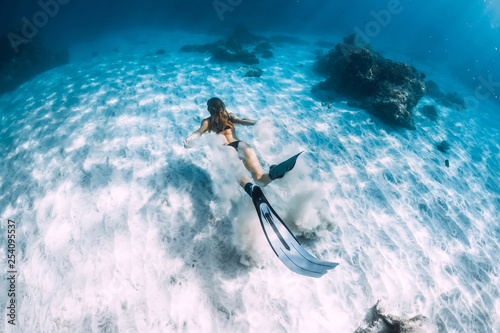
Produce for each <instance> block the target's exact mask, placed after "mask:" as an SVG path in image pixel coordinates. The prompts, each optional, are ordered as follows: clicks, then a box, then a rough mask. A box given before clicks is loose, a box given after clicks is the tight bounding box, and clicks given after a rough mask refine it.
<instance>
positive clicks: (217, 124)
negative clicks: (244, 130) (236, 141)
mask: <svg viewBox="0 0 500 333" xmlns="http://www.w3.org/2000/svg"><path fill="white" fill-rule="evenodd" d="M207 107H208V112H210V116H211V117H210V118H209V122H208V131H210V132H216V133H219V132H221V131H223V130H224V129H225V128H226V127H227V126H229V127H231V128H234V124H233V122H232V121H231V120H230V119H229V114H228V113H227V111H226V105H224V102H223V101H222V100H221V99H220V98H217V97H212V98H210V99H209V100H208V102H207Z"/></svg>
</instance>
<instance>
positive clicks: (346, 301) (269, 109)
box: [0, 0, 500, 332]
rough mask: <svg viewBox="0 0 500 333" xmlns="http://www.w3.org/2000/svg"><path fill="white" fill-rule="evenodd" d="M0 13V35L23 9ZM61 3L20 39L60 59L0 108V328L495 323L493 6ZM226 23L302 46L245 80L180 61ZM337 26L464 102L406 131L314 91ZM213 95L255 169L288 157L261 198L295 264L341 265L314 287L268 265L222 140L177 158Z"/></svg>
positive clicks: (498, 317)
mask: <svg viewBox="0 0 500 333" xmlns="http://www.w3.org/2000/svg"><path fill="white" fill-rule="evenodd" d="M228 3H229V2H228ZM2 6H3V10H2V11H1V12H0V13H1V18H2V19H1V20H0V22H2V23H1V28H2V29H1V30H0V31H1V33H2V36H6V34H8V33H9V32H10V31H13V29H16V27H17V26H19V25H20V24H22V22H23V21H22V20H21V18H22V17H27V18H28V19H31V18H32V17H33V15H35V14H36V13H37V12H38V11H40V10H41V9H40V8H41V7H40V5H39V4H30V5H26V4H23V3H22V2H21V3H17V4H10V5H7V4H5V5H2ZM59 6H60V7H59V12H58V13H57V14H55V15H54V17H50V19H49V22H48V23H47V25H46V26H44V27H42V28H40V29H39V32H38V34H37V38H40V41H41V43H42V44H43V45H45V46H47V47H49V49H50V50H54V51H56V50H59V49H63V48H67V49H68V51H69V62H68V63H67V64H65V65H62V66H59V67H56V68H52V69H50V70H47V71H43V72H41V73H38V74H37V75H34V76H32V77H30V78H28V79H26V80H25V81H24V82H23V83H22V84H20V85H18V86H16V87H15V88H14V89H12V90H10V91H6V92H4V93H2V94H1V95H0V119H1V120H0V121H1V123H0V124H1V126H0V141H1V143H2V144H1V145H0V156H2V159H1V162H2V164H1V165H2V168H1V169H0V188H1V191H0V216H1V219H2V224H1V230H0V231H1V236H0V247H1V248H2V251H1V256H0V260H1V262H2V264H3V263H5V266H4V265H2V267H4V268H3V270H4V271H3V273H4V274H7V270H8V269H7V266H6V264H7V254H8V252H7V222H6V221H7V219H11V220H15V221H16V222H17V226H16V241H17V243H16V244H17V245H16V258H17V261H16V269H17V271H18V273H17V280H16V283H17V285H16V296H17V297H16V302H17V303H16V304H17V308H16V311H17V313H16V314H17V318H16V320H17V322H16V324H17V325H16V326H13V325H11V324H9V323H8V320H9V317H7V313H8V312H7V311H5V313H4V314H3V315H2V316H1V317H0V318H1V319H0V324H1V325H0V327H1V328H2V330H3V331H5V332H80V331H91V332H117V331H120V332H354V331H355V330H356V329H357V328H358V327H366V325H367V324H366V323H365V321H364V320H365V316H366V314H367V312H368V309H369V308H371V307H372V306H373V305H374V304H375V303H376V302H377V301H378V300H381V302H382V304H383V306H384V311H385V312H386V313H388V314H391V315H394V316H398V317H401V318H411V317H414V316H416V315H422V316H425V317H426V318H427V319H426V320H424V321H422V322H419V323H418V324H414V329H415V331H416V332H498V331H499V330H500V287H499V286H500V274H499V270H498V267H497V263H498V262H499V261H500V255H499V253H500V225H499V222H498V215H499V214H498V212H499V211H500V181H499V179H500V165H499V164H500V133H499V128H500V126H499V125H500V113H499V105H498V103H497V99H496V94H497V90H498V86H497V84H496V82H497V80H500V73H499V72H498V69H497V68H498V67H497V66H495V61H496V57H497V56H498V54H497V52H498V51H497V49H496V48H497V44H496V42H497V39H496V36H497V35H498V22H500V21H499V15H500V9H499V8H498V5H496V4H493V3H487V2H479V1H477V2H476V1H473V2H470V1H468V2H466V1H461V2H453V3H451V2H440V3H437V4H430V3H429V4H422V3H419V2H415V1H401V2H400V3H399V4H396V2H394V1H389V2H387V3H385V2H384V3H380V2H375V1H362V2H360V3H357V4H356V5H352V4H341V5H339V4H334V3H328V2H325V1H313V2H308V3H305V2H296V1H290V2H286V3H283V2H278V1H268V2H247V1H241V3H240V2H237V1H235V2H233V3H232V5H230V6H231V8H232V10H231V11H227V12H225V13H224V15H223V18H224V19H223V20H221V17H220V15H218V13H217V11H216V9H215V8H214V5H213V3H212V2H210V1H192V2H190V3H189V5H188V4H187V2H181V1H169V2H163V3H160V2H154V1H148V2H141V3H138V2H135V1H129V2H126V3H125V2H121V3H120V4H119V5H118V4H117V3H115V2H112V1H108V2H85V3H83V2H77V1H74V0H73V1H69V2H68V3H67V4H64V5H62V4H60V5H59ZM390 10H392V12H393V13H392V14H391V16H390V19H389V16H385V19H386V20H385V21H384V19H383V17H384V16H383V15H385V14H384V13H387V12H389V13H390ZM386 11H387V12H386ZM372 12H374V13H375V15H374V14H373V13H372ZM381 15H382V16H381ZM377 17H378V19H377ZM381 17H382V18H381ZM380 20H381V21H380ZM374 22H375V23H374ZM381 22H382V23H383V24H382V23H381ZM237 23H245V24H246V25H247V26H248V27H249V29H250V30H251V31H254V32H255V33H259V34H263V35H266V36H272V35H275V34H289V35H293V36H295V37H299V38H301V39H303V40H305V41H307V42H308V44H299V45H291V44H282V45H279V46H275V48H274V49H273V50H272V51H273V53H274V57H272V58H267V59H266V58H261V59H260V63H259V65H257V67H259V68H261V69H263V75H262V76H261V77H260V78H245V77H244V76H245V73H246V71H247V70H248V67H246V66H243V65H242V64H239V63H212V62H211V61H210V60H209V58H210V57H209V56H208V55H206V54H200V53H189V54H187V53H184V52H180V51H179V49H180V48H181V47H182V46H183V45H185V44H197V43H208V42H212V41H214V40H216V39H218V38H222V36H224V35H226V34H227V31H228V30H230V28H231V27H232V26H234V24H237ZM386 23H387V24H386ZM377 24H378V26H379V31H378V30H376V27H377ZM370 29H375V30H370ZM357 30H361V31H362V32H364V33H365V34H366V36H367V37H368V38H369V39H370V43H371V44H372V46H373V47H374V48H375V49H377V50H378V51H380V52H381V53H382V54H383V55H384V56H386V57H388V58H391V59H394V60H396V61H405V62H408V63H410V64H412V65H414V66H416V67H417V68H418V69H419V70H420V71H422V72H424V73H425V74H426V76H427V78H430V79H432V80H434V81H436V82H437V83H438V84H439V85H440V87H441V88H442V89H443V90H445V91H450V92H451V91H456V92H457V93H458V94H459V95H460V96H462V97H463V98H465V100H466V102H467V108H466V109H465V110H460V111H457V110H456V109H453V108H447V107H445V106H442V105H440V104H439V103H438V102H437V101H436V100H434V99H433V98H431V97H429V96H425V97H424V98H422V99H421V100H420V102H419V105H418V106H417V107H416V108H415V110H414V113H415V120H416V129H415V130H406V129H400V128H393V127H390V126H388V125H385V124H383V123H382V122H381V121H380V120H379V119H377V118H376V117H374V116H371V115H369V114H368V113H367V112H366V111H364V110H362V109H358V108H355V107H351V106H349V105H348V104H347V99H346V98H342V97H341V96H336V97H335V99H334V101H333V102H332V103H331V104H328V103H323V102H322V101H319V100H317V99H316V98H315V97H314V96H313V95H312V94H311V88H312V87H313V86H314V85H315V84H317V83H318V82H319V81H321V80H323V79H324V78H323V77H321V76H320V75H318V74H316V73H314V72H313V70H312V67H313V63H314V61H315V56H316V53H317V52H316V51H317V50H318V49H319V47H318V46H316V45H315V43H316V42H317V41H320V40H322V41H329V42H332V43H334V44H335V43H338V42H339V41H341V40H342V38H343V37H344V36H346V35H348V34H350V33H352V32H354V31H357ZM377 31H378V33H375V32H377ZM160 49H161V50H163V51H164V52H159V53H157V51H158V50H160ZM212 96H218V97H220V98H222V99H223V100H224V102H225V103H226V106H227V109H228V110H229V111H230V112H234V113H236V114H237V115H240V116H242V117H248V118H252V119H257V120H259V121H258V122H257V124H256V125H255V126H253V127H252V126H250V127H243V126H240V127H238V128H237V131H238V136H239V138H240V139H242V140H244V141H245V142H247V143H249V144H250V145H252V146H253V147H254V149H255V151H256V153H257V156H258V158H259V160H260V161H261V164H262V166H263V169H265V170H267V169H268V168H269V166H270V165H272V164H276V163H277V162H280V161H282V160H284V159H286V158H288V157H289V156H291V155H294V154H295V153H297V152H299V151H301V150H304V151H305V153H304V154H303V155H302V156H301V158H300V159H299V161H298V163H297V166H296V167H295V169H294V170H293V171H292V172H290V173H289V174H287V175H286V176H285V178H283V179H281V180H278V181H275V182H273V183H271V184H270V185H269V186H268V187H266V188H265V189H264V192H265V193H266V196H267V197H268V199H269V201H270V202H271V203H272V204H273V207H274V209H275V210H276V211H277V212H278V213H279V214H280V215H281V216H282V218H283V220H284V221H285V222H286V223H287V224H288V225H289V226H290V228H291V229H292V231H293V232H294V233H295V234H296V235H297V236H298V237H299V238H300V240H301V242H302V244H303V245H304V247H305V248H306V249H307V250H308V251H309V252H311V253H312V254H313V255H315V256H316V257H319V258H321V259H324V260H329V261H334V262H339V263H340V266H338V267H337V268H335V269H334V270H333V271H331V272H329V273H328V274H327V275H325V276H324V277H322V278H321V279H311V278H307V277H302V276H299V275H297V274H294V273H293V272H291V271H289V270H288V269H287V268H286V267H285V266H284V265H283V264H282V263H281V262H279V260H278V259H277V258H276V256H275V255H274V253H273V252H272V250H271V249H270V247H269V245H268V244H267V241H266V239H265V236H264V234H263V232H262V229H261V227H260V224H259V221H258V217H257V215H256V214H255V212H254V208H253V206H252V203H251V200H249V198H248V196H247V195H246V194H245V193H244V192H243V190H242V189H241V188H240V187H239V185H238V184H237V181H238V179H239V176H240V175H241V174H242V173H244V172H245V170H244V168H243V166H242V164H241V162H240V160H239V159H238V156H237V154H236V152H235V151H234V150H233V149H232V148H227V147H225V146H223V145H222V141H221V138H220V137H219V136H217V135H216V134H213V133H211V134H206V135H204V136H203V137H201V138H199V139H197V140H195V142H194V144H193V148H191V149H185V148H184V147H183V144H182V141H183V140H184V139H185V138H186V137H187V136H188V135H189V134H190V133H191V132H192V131H193V130H195V129H196V128H197V126H199V123H200V121H201V120H202V119H203V118H205V117H207V116H208V113H207V111H206V101H207V100H208V99H209V98H210V97H212ZM424 105H434V106H435V107H436V108H437V110H438V113H439V117H438V119H437V120H436V121H431V120H430V119H429V118H427V117H426V116H425V115H424V114H423V113H422V112H421V108H422V106H424ZM443 140H446V141H447V142H448V143H449V144H450V149H449V150H448V152H446V153H443V152H441V151H439V150H438V149H437V148H436V146H437V145H438V144H439V143H440V142H442V141H443ZM445 160H448V161H449V167H447V166H446V165H445ZM1 281H2V282H1V283H0V306H2V307H3V308H4V309H5V308H6V306H7V304H8V303H7V302H9V301H10V297H8V296H7V290H8V289H9V286H8V285H7V282H6V280H5V279H2V280H1ZM372 331H374V332H377V329H376V328H373V330H372Z"/></svg>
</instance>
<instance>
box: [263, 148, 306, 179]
mask: <svg viewBox="0 0 500 333" xmlns="http://www.w3.org/2000/svg"><path fill="white" fill-rule="evenodd" d="M302 153H303V152H302V151H301V152H300V153H298V154H297V155H295V156H292V157H290V158H289V159H287V160H286V161H284V162H281V163H280V164H278V165H271V167H270V168H269V178H271V180H276V179H279V178H283V176H284V175H285V173H287V172H288V171H290V170H292V169H293V168H294V167H295V163H296V162H297V158H298V157H299V155H300V154H302Z"/></svg>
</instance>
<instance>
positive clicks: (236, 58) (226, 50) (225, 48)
mask: <svg viewBox="0 0 500 333" xmlns="http://www.w3.org/2000/svg"><path fill="white" fill-rule="evenodd" d="M181 51H183V52H200V53H206V52H208V53H211V54H212V58H211V60H212V61H227V62H241V63H244V64H247V65H254V64H258V63H259V59H257V57H256V56H255V54H254V53H251V52H249V51H247V50H244V49H243V47H242V46H241V43H240V42H238V41H237V40H236V39H234V38H228V39H226V40H218V41H216V42H215V43H209V44H202V45H184V46H183V47H182V48H181Z"/></svg>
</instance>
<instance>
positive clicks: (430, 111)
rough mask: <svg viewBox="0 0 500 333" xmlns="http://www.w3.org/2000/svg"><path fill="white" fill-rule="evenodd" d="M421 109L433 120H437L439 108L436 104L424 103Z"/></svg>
mask: <svg viewBox="0 0 500 333" xmlns="http://www.w3.org/2000/svg"><path fill="white" fill-rule="evenodd" d="M420 111H421V112H422V114H423V115H424V116H426V117H427V118H429V119H430V120H432V121H436V120H437V118H438V113H437V109H436V107H435V106H434V105H424V106H423V107H422V109H420Z"/></svg>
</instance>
